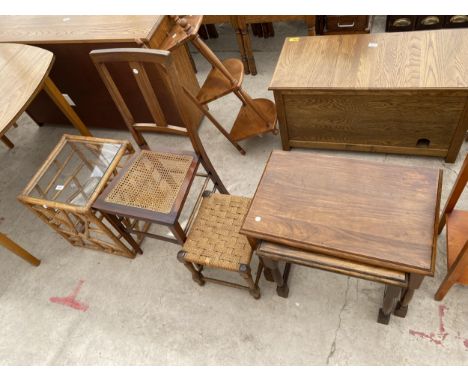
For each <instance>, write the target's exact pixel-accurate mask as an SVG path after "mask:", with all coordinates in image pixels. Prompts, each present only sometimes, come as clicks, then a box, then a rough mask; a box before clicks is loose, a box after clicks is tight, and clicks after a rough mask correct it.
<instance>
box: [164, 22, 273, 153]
mask: <svg viewBox="0 0 468 382" xmlns="http://www.w3.org/2000/svg"><path fill="white" fill-rule="evenodd" d="M172 17H173V18H174V20H175V21H176V25H175V26H174V27H173V29H172V30H171V32H170V33H169V36H168V37H167V38H166V40H165V41H164V42H163V44H162V47H161V48H162V49H167V50H173V49H175V48H176V47H178V46H180V45H181V44H184V43H186V42H187V41H191V42H192V44H193V45H194V46H195V47H196V48H197V49H198V50H199V51H200V53H201V54H202V55H203V57H205V58H206V60H207V61H208V62H209V63H210V64H211V65H212V67H213V68H212V69H211V71H210V73H209V74H208V77H207V78H206V80H205V82H204V84H203V86H202V87H201V89H200V91H199V93H198V94H197V95H196V96H194V95H192V94H190V93H187V95H188V96H189V98H190V99H191V100H192V101H193V102H194V104H195V105H197V107H198V108H199V109H200V111H202V112H203V113H204V114H205V115H206V116H207V117H208V119H209V120H210V121H211V122H212V123H213V124H214V125H215V126H216V128H217V129H218V130H219V131H220V132H221V133H222V134H223V135H224V136H225V137H226V138H227V139H228V140H229V141H230V142H231V143H232V144H233V145H234V147H236V148H237V150H239V152H240V153H241V154H245V151H244V150H243V149H242V147H240V146H239V144H238V143H237V142H239V141H241V140H244V139H246V138H249V137H252V136H255V135H260V134H263V133H268V132H273V133H274V134H277V133H278V129H277V128H276V121H277V116H276V108H275V104H274V103H273V102H272V101H271V100H269V99H266V98H257V99H252V98H251V97H250V96H249V95H248V94H247V93H246V92H245V91H244V90H243V89H242V87H241V85H242V81H243V78H244V65H243V63H242V61H241V60H239V59H235V58H230V59H227V60H225V61H222V62H221V61H220V59H219V58H218V57H217V56H216V55H215V54H214V53H213V51H212V50H211V49H210V48H209V47H208V46H207V45H206V44H205V43H204V42H203V40H202V39H201V38H200V36H199V35H198V29H199V28H200V25H201V22H202V16H189V17H186V18H180V17H178V16H172ZM189 22H190V23H189ZM230 93H234V94H235V95H236V96H237V98H239V99H240V101H241V102H242V106H241V108H240V111H239V113H238V115H237V118H236V120H235V121H234V124H233V126H232V129H231V131H230V132H229V133H228V132H227V131H226V130H225V129H224V127H223V126H222V125H221V124H220V123H219V122H218V121H217V120H216V119H215V118H214V117H213V115H212V114H211V113H210V112H209V111H208V108H207V107H206V105H207V104H209V103H210V102H212V101H214V100H216V99H218V98H221V97H224V96H225V95H227V94H230Z"/></svg>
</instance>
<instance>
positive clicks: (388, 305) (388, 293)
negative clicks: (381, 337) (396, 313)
mask: <svg viewBox="0 0 468 382" xmlns="http://www.w3.org/2000/svg"><path fill="white" fill-rule="evenodd" d="M400 293H401V287H399V286H395V285H386V286H385V293H384V299H383V304H382V308H381V309H379V316H378V318H377V322H378V323H380V324H384V325H388V323H389V321H390V317H391V315H392V312H393V310H394V309H395V305H396V302H397V299H398V297H399V296H400Z"/></svg>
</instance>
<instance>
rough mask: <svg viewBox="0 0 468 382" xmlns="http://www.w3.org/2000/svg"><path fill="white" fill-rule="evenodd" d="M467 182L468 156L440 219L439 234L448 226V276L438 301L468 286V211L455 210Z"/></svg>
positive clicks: (436, 296) (439, 293) (439, 292)
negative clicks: (449, 293)
mask: <svg viewBox="0 0 468 382" xmlns="http://www.w3.org/2000/svg"><path fill="white" fill-rule="evenodd" d="M467 182H468V155H467V156H466V157H465V161H464V162H463V165H462V168H461V170H460V173H459V174H458V177H457V180H456V181H455V185H454V186H453V189H452V191H451V193H450V196H449V198H448V200H447V204H446V205H445V208H444V211H443V213H442V216H441V218H440V223H439V234H440V233H441V232H442V230H443V228H444V226H447V229H446V238H447V275H446V276H445V278H444V280H443V281H442V283H441V284H440V287H439V289H438V290H437V292H436V294H435V296H434V298H435V299H436V300H437V301H440V300H442V299H443V298H444V297H445V295H446V294H447V292H448V291H449V289H450V288H451V287H452V285H454V284H462V285H468V211H462V210H456V209H454V208H455V206H456V204H457V202H458V199H459V198H460V196H461V194H462V192H463V190H464V189H465V186H466V183H467Z"/></svg>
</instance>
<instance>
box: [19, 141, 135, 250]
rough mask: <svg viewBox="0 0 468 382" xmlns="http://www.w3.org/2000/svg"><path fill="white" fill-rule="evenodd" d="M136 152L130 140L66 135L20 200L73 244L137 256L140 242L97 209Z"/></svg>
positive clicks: (20, 196)
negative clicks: (96, 203)
mask: <svg viewBox="0 0 468 382" xmlns="http://www.w3.org/2000/svg"><path fill="white" fill-rule="evenodd" d="M131 153H133V148H132V146H131V145H130V143H129V142H127V141H120V140H114V139H102V138H91V137H79V136H73V135H64V136H63V137H62V139H61V140H60V142H59V143H58V145H57V146H56V147H55V149H54V150H53V151H52V152H51V154H50V155H49V157H48V158H47V160H46V161H45V162H44V164H43V165H42V166H41V168H40V169H39V171H38V172H37V173H36V175H35V176H34V177H33V178H32V179H31V181H30V182H29V184H28V185H27V186H26V188H25V189H24V190H23V192H22V193H21V194H20V195H19V196H18V199H19V200H20V201H21V202H22V203H24V204H25V205H26V206H27V207H28V208H29V209H31V211H33V212H34V213H35V214H36V215H37V216H38V217H39V218H40V219H41V220H42V221H44V222H45V223H46V224H48V225H49V226H50V227H51V228H52V229H54V230H55V231H56V232H57V233H59V234H60V235H61V236H62V237H63V238H64V239H66V240H67V241H68V242H70V243H71V244H72V245H74V246H77V247H85V248H90V249H94V250H98V251H103V252H107V253H110V254H114V255H120V256H125V257H130V258H133V257H135V254H136V253H137V252H139V251H140V249H139V245H138V243H137V242H136V241H135V240H134V239H133V238H132V237H131V236H130V235H129V234H127V233H126V232H125V231H122V230H121V229H120V226H118V225H116V226H114V225H113V222H112V221H108V220H106V219H105V217H104V216H103V215H102V214H101V213H100V212H99V211H96V210H93V209H92V208H91V207H92V204H93V203H94V201H95V200H96V198H97V197H98V195H99V194H100V193H101V192H102V190H103V188H104V187H105V185H106V184H107V182H108V181H109V180H111V179H112V178H113V177H114V176H116V175H117V174H118V170H119V168H120V167H121V166H122V165H123V164H124V163H125V162H126V160H127V159H128V158H129V154H131Z"/></svg>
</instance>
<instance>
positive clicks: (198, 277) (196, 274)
mask: <svg viewBox="0 0 468 382" xmlns="http://www.w3.org/2000/svg"><path fill="white" fill-rule="evenodd" d="M186 254H187V253H186V252H184V251H179V253H178V254H177V260H179V261H180V262H181V263H182V264H184V265H185V267H186V268H187V269H188V270H189V271H190V273H191V274H192V280H193V281H195V282H196V283H197V284H198V285H200V286H203V285H205V280H204V279H203V275H202V273H201V271H197V270H196V269H195V267H194V266H193V264H192V263H190V262H188V261H185V255H186Z"/></svg>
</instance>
